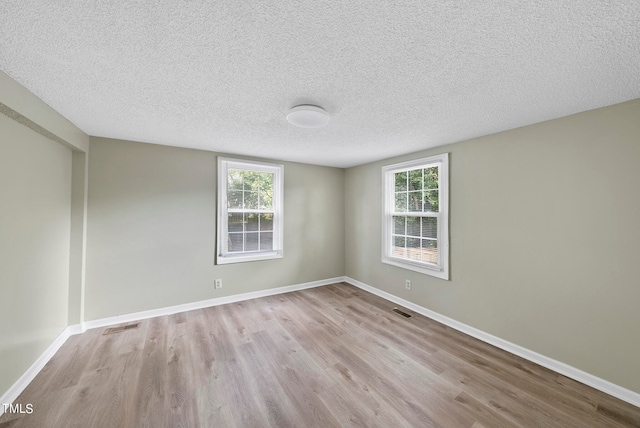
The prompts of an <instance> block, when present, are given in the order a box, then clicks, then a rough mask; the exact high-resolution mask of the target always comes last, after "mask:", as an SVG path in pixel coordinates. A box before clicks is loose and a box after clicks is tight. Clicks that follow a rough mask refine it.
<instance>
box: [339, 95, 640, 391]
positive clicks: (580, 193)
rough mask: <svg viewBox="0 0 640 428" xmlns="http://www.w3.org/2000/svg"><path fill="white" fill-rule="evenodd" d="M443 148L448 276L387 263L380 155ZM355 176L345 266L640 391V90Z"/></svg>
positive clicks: (351, 174) (349, 177)
mask: <svg viewBox="0 0 640 428" xmlns="http://www.w3.org/2000/svg"><path fill="white" fill-rule="evenodd" d="M443 152H448V153H450V154H451V155H450V179H451V183H450V191H451V196H450V202H451V206H450V209H451V212H450V233H451V240H450V242H451V248H450V255H451V281H442V280H439V279H436V278H433V277H429V276H426V275H421V274H418V273H415V272H411V271H408V270H404V269H400V268H397V267H393V266H389V265H386V264H383V263H381V261H380V259H381V248H380V245H381V244H380V242H381V235H380V228H381V202H380V200H381V190H380V182H381V166H382V165H387V164H391V163H395V162H396V161H402V160H407V159H412V158H418V157H420V156H425V155H431V154H437V153H443ZM345 183H346V191H345V195H346V207H345V210H346V211H345V212H346V216H345V219H346V220H345V221H346V225H345V230H346V232H347V236H346V274H347V275H348V276H350V277H352V278H354V279H357V280H359V281H362V282H364V283H367V284H369V285H372V286H374V287H377V288H379V289H381V290H384V291H387V292H389V293H392V294H394V295H396V296H399V297H401V298H404V299H407V300H409V301H412V302H414V303H417V304H419V305H422V306H424V307H426V308H428V309H431V310H433V311H436V312H439V313H441V314H443V315H446V316H448V317H451V318H453V319H455V320H458V321H461V322H463V323H466V324H468V325H470V326H473V327H476V328H478V329H480V330H483V331H485V332H488V333H491V334H493V335H496V336H498V337H500V338H503V339H506V340H508V341H511V342H513V343H515V344H518V345H521V346H524V347H525V348H529V349H531V350H533V351H536V352H539V353H541V354H543V355H546V356H548V357H551V358H554V359H556V360H559V361H562V362H565V363H567V364H570V365H572V366H574V367H577V368H579V369H582V370H584V371H586V372H588V373H591V374H593V375H596V376H599V377H601V378H604V379H606V380H609V381H611V382H613V383H616V384H618V385H621V386H624V387H626V388H629V389H631V390H633V391H636V392H640V371H638V361H640V341H639V340H638V326H640V310H639V309H638V304H639V302H640V274H639V273H638V269H637V268H638V262H639V260H640V259H639V257H640V197H639V194H640V193H639V189H640V101H638V100H636V101H632V102H628V103H624V104H620V105H616V106H612V107H608V108H603V109H598V110H594V111H590V112H586V113H581V114H577V115H574V116H570V117H566V118H562V119H558V120H553V121H549V122H545V123H540V124H536V125H531V126H527V127H524V128H520V129H516V130H512V131H508V132H503V133H499V134H494V135H489V136H486V137H482V138H477V139H474V140H470V141H465V142H462V143H458V144H453V145H449V146H445V147H441V148H439V149H434V150H429V151H425V152H421V153H416V154H414V155H412V156H402V157H399V158H396V159H390V160H387V161H384V162H377V163H374V164H369V165H364V166H359V167H355V168H351V169H348V170H347V171H346V176H345ZM405 278H408V279H411V280H412V281H413V289H412V290H411V291H408V290H405V289H404V280H405Z"/></svg>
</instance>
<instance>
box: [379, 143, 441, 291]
mask: <svg viewBox="0 0 640 428" xmlns="http://www.w3.org/2000/svg"><path fill="white" fill-rule="evenodd" d="M448 164H449V156H448V154H447V153H445V154H442V155H439V156H433V157H429V158H423V159H418V160H414V161H410V162H404V163H400V164H395V165H388V166H385V167H383V168H382V183H383V191H384V195H383V203H384V212H383V220H382V221H383V227H382V230H383V234H384V235H383V239H382V242H383V250H382V261H383V262H384V263H389V264H392V265H395V266H399V267H403V268H405V269H411V270H414V271H417V272H421V273H425V274H428V275H433V276H435V277H438V278H442V279H449V225H448V217H449V212H448V205H449V195H448V194H449V192H448V190H449V185H448V176H449V173H448Z"/></svg>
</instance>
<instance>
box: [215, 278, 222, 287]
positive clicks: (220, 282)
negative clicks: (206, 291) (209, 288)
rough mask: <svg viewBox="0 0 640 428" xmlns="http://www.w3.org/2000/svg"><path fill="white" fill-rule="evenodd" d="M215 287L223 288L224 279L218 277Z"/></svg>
mask: <svg viewBox="0 0 640 428" xmlns="http://www.w3.org/2000/svg"><path fill="white" fill-rule="evenodd" d="M214 287H215V288H222V279H216V281H215V285H214Z"/></svg>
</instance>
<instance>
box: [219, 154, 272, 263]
mask: <svg viewBox="0 0 640 428" xmlns="http://www.w3.org/2000/svg"><path fill="white" fill-rule="evenodd" d="M283 174H284V166H282V165H276V164H270V163H263V162H254V161H247V160H240V159H231V158H223V157H220V158H218V249H217V254H218V257H217V262H218V264H224V263H237V262H248V261H254V260H266V259H274V258H281V257H282V228H283V223H282V214H283V213H282V203H283V201H282V198H283V181H284V180H283Z"/></svg>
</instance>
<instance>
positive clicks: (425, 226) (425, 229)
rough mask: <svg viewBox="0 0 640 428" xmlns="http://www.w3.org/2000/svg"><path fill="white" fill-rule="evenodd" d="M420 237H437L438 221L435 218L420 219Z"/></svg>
mask: <svg viewBox="0 0 640 428" xmlns="http://www.w3.org/2000/svg"><path fill="white" fill-rule="evenodd" d="M422 237H423V238H434V239H435V238H437V237H438V219H437V218H436V217H422Z"/></svg>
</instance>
